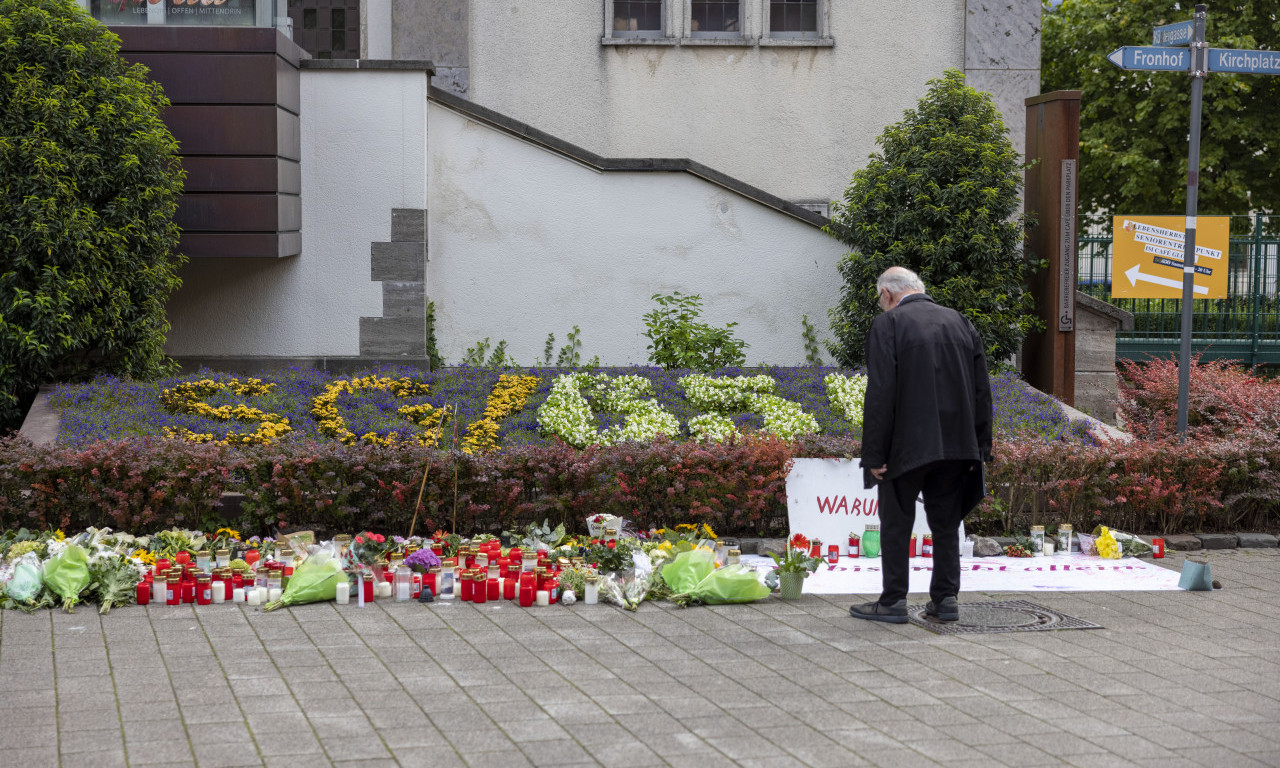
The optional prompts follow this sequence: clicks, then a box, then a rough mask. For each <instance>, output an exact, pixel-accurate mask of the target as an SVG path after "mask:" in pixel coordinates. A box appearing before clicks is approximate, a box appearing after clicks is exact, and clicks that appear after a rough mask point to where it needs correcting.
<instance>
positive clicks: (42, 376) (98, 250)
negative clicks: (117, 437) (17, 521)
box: [0, 0, 184, 430]
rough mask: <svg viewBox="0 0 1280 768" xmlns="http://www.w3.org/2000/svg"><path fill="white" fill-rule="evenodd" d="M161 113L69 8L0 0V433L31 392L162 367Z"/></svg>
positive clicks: (172, 153) (107, 40)
mask: <svg viewBox="0 0 1280 768" xmlns="http://www.w3.org/2000/svg"><path fill="white" fill-rule="evenodd" d="M167 106H168V101H167V99H165V97H164V94H163V92H162V91H161V90H160V87H159V86H158V85H157V84H155V83H152V82H149V81H147V80H146V78H145V69H143V68H141V67H138V66H134V65H129V64H128V63H126V62H125V61H124V60H123V59H121V58H120V56H119V40H118V38H116V37H115V35H113V34H111V33H110V32H109V31H108V30H107V29H106V27H103V26H102V25H101V24H99V23H98V22H96V21H94V20H93V19H92V18H90V17H89V16H88V15H87V14H85V13H84V12H83V11H82V10H80V8H79V7H78V6H77V4H76V3H74V2H71V0H0V136H2V137H3V138H0V179H3V182H2V185H0V243H4V253H5V255H4V263H3V265H2V267H0V273H2V274H0V430H4V429H5V428H8V427H13V426H16V425H17V423H19V422H20V420H21V417H22V411H23V406H24V404H25V402H26V401H27V400H28V399H29V398H30V397H31V395H32V394H33V393H34V392H35V390H36V388H37V387H38V386H39V385H40V384H41V383H43V382H49V381H53V380H58V379H71V378H78V377H83V376H85V375H88V374H89V373H91V372H93V371H104V372H110V373H116V374H124V375H131V376H137V377H149V376H155V375H159V374H161V373H163V372H165V371H167V370H168V369H169V365H168V362H167V360H166V358H165V357H164V354H163V349H162V347H163V344H164V333H165V331H167V330H168V324H167V322H166V320H165V314H164V303H165V301H166V300H167V298H168V296H169V294H170V293H172V292H173V290H174V289H176V288H177V287H178V285H179V280H178V278H177V274H176V270H177V267H178V266H179V265H180V264H181V263H182V262H183V261H184V259H183V258H182V257H181V256H180V255H178V254H176V253H175V249H176V247H177V243H178V235H179V232H178V228H177V226H176V225H174V223H173V214H174V212H175V211H176V209H177V201H178V196H179V195H180V194H181V192H182V177H183V172H182V169H181V167H180V165H179V163H178V159H177V143H176V142H175V141H174V138H173V135H172V134H171V133H170V132H169V130H168V128H167V127H165V125H164V123H163V122H162V121H161V119H160V115H161V113H162V112H163V110H164V109H165V107H167Z"/></svg>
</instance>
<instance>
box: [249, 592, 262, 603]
mask: <svg viewBox="0 0 1280 768" xmlns="http://www.w3.org/2000/svg"><path fill="white" fill-rule="evenodd" d="M261 592H262V590H260V589H255V590H253V591H251V592H250V593H249V605H262V595H261Z"/></svg>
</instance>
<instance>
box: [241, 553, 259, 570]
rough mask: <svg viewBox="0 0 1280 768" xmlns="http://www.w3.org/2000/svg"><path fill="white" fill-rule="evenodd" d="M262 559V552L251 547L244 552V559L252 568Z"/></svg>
mask: <svg viewBox="0 0 1280 768" xmlns="http://www.w3.org/2000/svg"><path fill="white" fill-rule="evenodd" d="M261 559H262V554H261V553H260V552H258V550H256V549H251V550H249V551H248V552H245V553H244V561H245V562H246V563H248V564H249V567H250V568H252V567H253V564H254V563H256V562H258V561H259V560H261Z"/></svg>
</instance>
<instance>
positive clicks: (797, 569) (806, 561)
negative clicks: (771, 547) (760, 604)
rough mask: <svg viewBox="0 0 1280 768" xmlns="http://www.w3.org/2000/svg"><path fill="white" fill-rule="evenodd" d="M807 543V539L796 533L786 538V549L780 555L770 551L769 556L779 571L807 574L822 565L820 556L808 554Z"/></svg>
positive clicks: (808, 542)
mask: <svg viewBox="0 0 1280 768" xmlns="http://www.w3.org/2000/svg"><path fill="white" fill-rule="evenodd" d="M809 544H810V541H809V539H807V538H805V536H804V535H803V534H800V533H797V534H796V535H794V536H792V537H791V538H790V539H788V540H787V549H786V551H785V552H784V553H783V554H782V555H779V554H778V553H776V552H770V553H769V557H772V558H773V562H774V565H775V566H776V568H777V570H778V572H779V573H803V574H805V575H806V576H808V575H809V574H811V573H813V572H814V571H816V570H818V567H819V566H820V565H822V558H820V557H810V556H809Z"/></svg>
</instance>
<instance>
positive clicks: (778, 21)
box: [767, 0, 821, 38]
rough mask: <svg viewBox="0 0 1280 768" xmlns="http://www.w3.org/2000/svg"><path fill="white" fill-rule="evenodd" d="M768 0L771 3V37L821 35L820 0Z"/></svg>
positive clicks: (810, 36) (809, 36)
mask: <svg viewBox="0 0 1280 768" xmlns="http://www.w3.org/2000/svg"><path fill="white" fill-rule="evenodd" d="M767 1H768V3H769V37H780V38H788V37H790V38H812V37H820V36H821V34H820V33H821V26H820V24H819V22H820V19H819V13H818V12H819V10H820V9H819V8H818V0H767Z"/></svg>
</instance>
